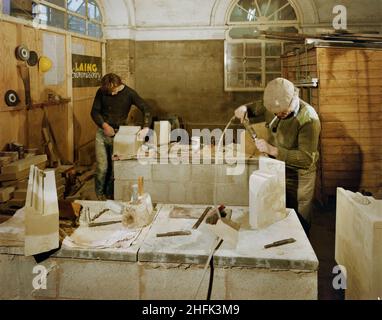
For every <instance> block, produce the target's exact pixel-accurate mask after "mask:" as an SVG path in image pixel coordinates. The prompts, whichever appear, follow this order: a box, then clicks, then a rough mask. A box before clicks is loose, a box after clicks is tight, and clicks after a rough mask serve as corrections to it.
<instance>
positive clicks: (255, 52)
mask: <svg viewBox="0 0 382 320" xmlns="http://www.w3.org/2000/svg"><path fill="white" fill-rule="evenodd" d="M245 54H246V56H247V57H261V43H247V46H246V50H245Z"/></svg>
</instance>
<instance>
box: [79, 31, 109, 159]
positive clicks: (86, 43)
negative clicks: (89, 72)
mask: <svg viewBox="0 0 382 320" xmlns="http://www.w3.org/2000/svg"><path fill="white" fill-rule="evenodd" d="M72 43H73V45H76V46H79V47H83V49H84V51H83V54H84V55H88V56H95V57H103V55H102V52H103V51H104V49H103V48H102V46H103V44H102V43H101V42H97V41H91V40H84V39H80V38H76V37H72ZM104 59H105V58H104V57H103V65H104ZM97 90H98V87H89V88H73V116H74V149H75V154H76V157H77V158H78V153H79V150H80V149H81V148H83V147H84V148H88V146H89V143H92V142H93V141H94V140H95V133H96V129H97V126H96V125H95V124H94V122H93V120H92V119H91V116H90V112H91V108H92V106H93V101H94V97H95V94H96V92H97Z"/></svg>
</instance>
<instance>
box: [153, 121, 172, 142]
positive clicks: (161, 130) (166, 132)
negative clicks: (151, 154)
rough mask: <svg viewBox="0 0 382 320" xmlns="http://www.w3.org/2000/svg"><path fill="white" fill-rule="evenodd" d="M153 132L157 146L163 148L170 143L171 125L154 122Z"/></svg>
mask: <svg viewBox="0 0 382 320" xmlns="http://www.w3.org/2000/svg"><path fill="white" fill-rule="evenodd" d="M154 132H155V136H156V139H157V145H158V146H164V145H168V144H169V143H170V134H171V123H170V122H169V121H155V122H154Z"/></svg>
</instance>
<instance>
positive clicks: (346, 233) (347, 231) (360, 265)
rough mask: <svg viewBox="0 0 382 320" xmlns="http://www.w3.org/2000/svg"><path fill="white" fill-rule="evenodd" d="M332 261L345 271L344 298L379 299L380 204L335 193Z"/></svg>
mask: <svg viewBox="0 0 382 320" xmlns="http://www.w3.org/2000/svg"><path fill="white" fill-rule="evenodd" d="M336 215H337V218H336V261H337V263H339V264H340V265H342V266H344V267H345V268H346V276H347V277H346V285H347V289H346V298H347V299H371V300H377V299H378V297H380V298H381V297H382V200H375V199H374V198H372V197H364V196H362V195H361V194H359V193H353V192H351V191H347V190H344V189H342V188H338V189H337V212H336Z"/></svg>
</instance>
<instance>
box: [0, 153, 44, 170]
mask: <svg viewBox="0 0 382 320" xmlns="http://www.w3.org/2000/svg"><path fill="white" fill-rule="evenodd" d="M47 160H48V157H47V156H46V154H43V155H38V156H33V157H29V158H26V159H22V160H18V161H14V162H12V163H10V164H9V165H7V166H4V167H3V168H2V170H1V173H2V174H8V173H17V172H20V171H25V170H29V168H30V166H31V165H38V164H42V163H45V162H46V161H47Z"/></svg>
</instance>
